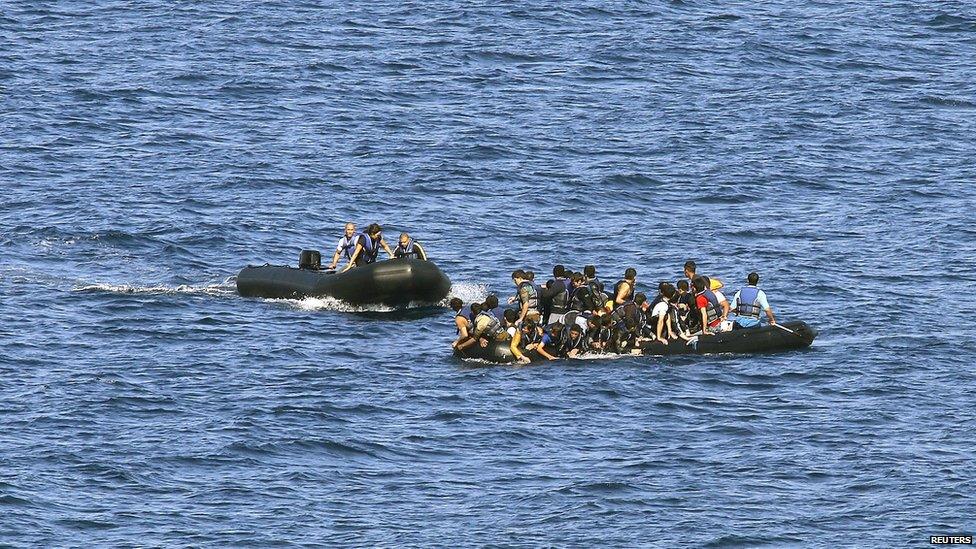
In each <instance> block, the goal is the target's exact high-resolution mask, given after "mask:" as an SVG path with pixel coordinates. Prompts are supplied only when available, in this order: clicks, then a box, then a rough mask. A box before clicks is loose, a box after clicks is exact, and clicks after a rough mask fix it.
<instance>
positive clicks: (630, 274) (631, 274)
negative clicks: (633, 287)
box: [624, 267, 637, 282]
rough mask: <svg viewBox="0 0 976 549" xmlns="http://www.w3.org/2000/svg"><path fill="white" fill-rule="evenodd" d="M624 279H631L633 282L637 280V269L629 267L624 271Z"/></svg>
mask: <svg viewBox="0 0 976 549" xmlns="http://www.w3.org/2000/svg"><path fill="white" fill-rule="evenodd" d="M624 280H629V281H631V282H633V281H635V280H637V269H635V268H633V267H629V268H628V269H627V270H626V271H624Z"/></svg>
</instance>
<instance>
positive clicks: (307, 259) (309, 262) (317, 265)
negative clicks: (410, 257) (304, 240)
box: [298, 250, 322, 271]
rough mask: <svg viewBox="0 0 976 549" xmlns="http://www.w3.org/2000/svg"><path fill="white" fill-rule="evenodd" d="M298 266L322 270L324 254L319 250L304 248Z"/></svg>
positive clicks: (311, 269)
mask: <svg viewBox="0 0 976 549" xmlns="http://www.w3.org/2000/svg"><path fill="white" fill-rule="evenodd" d="M298 268H299V269H307V270H310V271H319V270H321V269H322V254H320V253H319V251H318V250H302V255H301V257H299V258H298Z"/></svg>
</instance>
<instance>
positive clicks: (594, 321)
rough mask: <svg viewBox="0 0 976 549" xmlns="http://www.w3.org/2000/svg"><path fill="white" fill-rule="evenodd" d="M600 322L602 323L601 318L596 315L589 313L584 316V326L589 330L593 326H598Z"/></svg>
mask: <svg viewBox="0 0 976 549" xmlns="http://www.w3.org/2000/svg"><path fill="white" fill-rule="evenodd" d="M602 323H603V319H602V318H601V317H599V316H596V315H590V316H588V317H587V318H586V327H587V328H589V329H591V330H592V329H593V328H596V327H598V326H599V325H600V324H602Z"/></svg>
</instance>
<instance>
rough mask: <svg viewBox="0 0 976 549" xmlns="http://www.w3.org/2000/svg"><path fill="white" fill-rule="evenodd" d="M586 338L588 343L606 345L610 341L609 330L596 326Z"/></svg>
mask: <svg viewBox="0 0 976 549" xmlns="http://www.w3.org/2000/svg"><path fill="white" fill-rule="evenodd" d="M586 335H587V337H589V338H590V343H591V344H592V343H596V342H602V343H607V342H609V341H610V336H611V334H610V328H605V327H603V326H597V327H596V328H593V329H592V330H590V331H588V332H587V333H586Z"/></svg>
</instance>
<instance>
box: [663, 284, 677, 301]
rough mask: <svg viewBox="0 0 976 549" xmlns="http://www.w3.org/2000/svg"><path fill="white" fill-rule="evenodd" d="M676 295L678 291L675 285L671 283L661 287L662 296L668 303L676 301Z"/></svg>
mask: <svg viewBox="0 0 976 549" xmlns="http://www.w3.org/2000/svg"><path fill="white" fill-rule="evenodd" d="M676 293H677V291H676V290H675V289H674V285H673V284H671V283H670V282H668V283H665V284H664V286H662V287H661V296H663V297H664V299H666V300H668V301H671V300H672V299H674V295H675V294H676Z"/></svg>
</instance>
